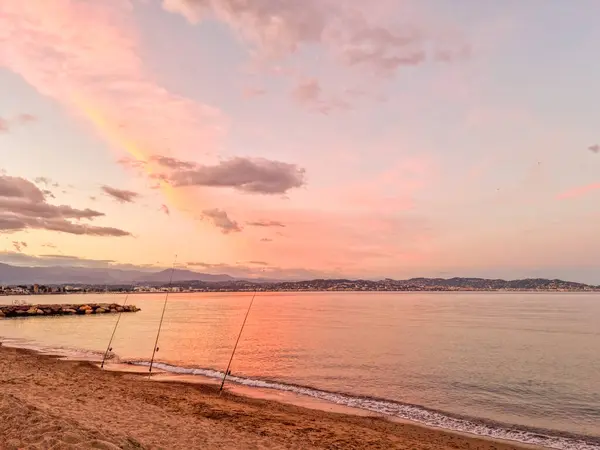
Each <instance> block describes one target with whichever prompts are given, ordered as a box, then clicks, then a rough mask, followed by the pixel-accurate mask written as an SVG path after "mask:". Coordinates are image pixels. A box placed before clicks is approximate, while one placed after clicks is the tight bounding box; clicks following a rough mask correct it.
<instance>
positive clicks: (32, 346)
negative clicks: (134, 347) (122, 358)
mask: <svg viewBox="0 0 600 450" xmlns="http://www.w3.org/2000/svg"><path fill="white" fill-rule="evenodd" d="M0 342H1V343H2V345H4V346H6V347H14V348H22V349H25V350H32V351H34V352H37V353H41V354H44V355H52V356H60V357H62V358H67V359H77V360H85V361H92V362H96V361H101V360H102V357H103V356H104V352H99V351H94V350H84V349H81V348H74V347H66V346H65V347H61V346H49V345H42V344H39V343H37V342H33V341H27V340H24V339H14V338H2V339H1V340H0ZM110 356H111V357H114V356H115V355H113V354H110Z"/></svg>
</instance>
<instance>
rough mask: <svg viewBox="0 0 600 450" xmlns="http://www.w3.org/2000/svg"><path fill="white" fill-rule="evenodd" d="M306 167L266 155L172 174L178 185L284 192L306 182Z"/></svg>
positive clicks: (197, 166)
mask: <svg viewBox="0 0 600 450" xmlns="http://www.w3.org/2000/svg"><path fill="white" fill-rule="evenodd" d="M304 174H305V170H304V169H302V168H300V167H298V166H297V165H295V164H289V163H284V162H280V161H271V160H268V159H263V158H255V159H250V158H233V159H230V160H228V161H223V162H221V163H219V164H218V165H215V166H202V165H196V166H195V167H194V168H193V169H189V170H188V169H184V170H175V171H173V172H171V173H170V174H169V175H168V177H167V178H168V180H169V182H170V183H171V184H172V185H174V186H207V187H231V188H234V189H237V190H240V191H243V192H250V193H258V194H284V193H286V192H287V191H288V190H290V189H293V188H299V187H301V186H303V185H304V184H305V180H304Z"/></svg>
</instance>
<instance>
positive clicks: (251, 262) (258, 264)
mask: <svg viewBox="0 0 600 450" xmlns="http://www.w3.org/2000/svg"><path fill="white" fill-rule="evenodd" d="M248 264H251V265H253V266H268V265H269V263H268V262H265V261H248Z"/></svg>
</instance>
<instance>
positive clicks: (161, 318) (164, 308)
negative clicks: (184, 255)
mask: <svg viewBox="0 0 600 450" xmlns="http://www.w3.org/2000/svg"><path fill="white" fill-rule="evenodd" d="M175 264H177V255H175V260H174V261H173V267H172V268H171V277H170V279H169V286H168V287H167V295H165V303H164V304H163V309H162V314H161V315H160V322H159V324H158V331H157V332H156V341H155V342H154V349H152V359H151V360H150V369H149V370H148V377H150V376H151V375H152V365H153V364H154V355H156V352H157V351H158V338H159V336H160V330H161V329H162V324H163V319H164V318H165V310H166V309H167V300H169V293H170V292H171V285H172V284H173V273H174V272H175Z"/></svg>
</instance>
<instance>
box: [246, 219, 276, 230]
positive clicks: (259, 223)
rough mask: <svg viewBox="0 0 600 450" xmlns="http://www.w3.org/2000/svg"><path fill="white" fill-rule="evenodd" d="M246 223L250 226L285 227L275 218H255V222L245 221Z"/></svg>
mask: <svg viewBox="0 0 600 450" xmlns="http://www.w3.org/2000/svg"><path fill="white" fill-rule="evenodd" d="M246 225H249V226H251V227H281V228H284V227H285V224H283V223H281V222H278V221H276V220H257V221H256V222H246Z"/></svg>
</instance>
